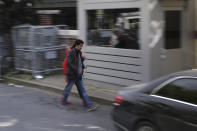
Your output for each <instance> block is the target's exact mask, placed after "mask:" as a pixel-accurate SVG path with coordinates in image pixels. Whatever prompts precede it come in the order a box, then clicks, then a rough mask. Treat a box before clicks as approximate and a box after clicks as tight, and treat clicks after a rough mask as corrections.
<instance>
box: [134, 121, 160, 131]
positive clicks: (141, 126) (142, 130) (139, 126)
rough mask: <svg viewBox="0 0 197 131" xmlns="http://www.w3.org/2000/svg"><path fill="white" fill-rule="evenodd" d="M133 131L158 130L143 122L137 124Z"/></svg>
mask: <svg viewBox="0 0 197 131" xmlns="http://www.w3.org/2000/svg"><path fill="white" fill-rule="evenodd" d="M134 131H159V129H158V128H157V127H156V126H155V125H154V124H152V123H151V122H148V121H144V122H139V123H137V125H136V126H135V130H134Z"/></svg>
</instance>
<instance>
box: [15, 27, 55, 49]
mask: <svg viewBox="0 0 197 131" xmlns="http://www.w3.org/2000/svg"><path fill="white" fill-rule="evenodd" d="M12 39H13V42H14V47H15V48H38V47H39V48H42V47H46V46H47V47H48V46H57V45H58V28H57V27H56V26H28V25H26V26H16V27H13V29H12Z"/></svg>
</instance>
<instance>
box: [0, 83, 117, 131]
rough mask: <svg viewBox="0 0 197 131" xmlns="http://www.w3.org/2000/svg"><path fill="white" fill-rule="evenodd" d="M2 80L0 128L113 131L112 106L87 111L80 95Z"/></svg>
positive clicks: (5, 130) (12, 130)
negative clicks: (62, 101)
mask: <svg viewBox="0 0 197 131" xmlns="http://www.w3.org/2000/svg"><path fill="white" fill-rule="evenodd" d="M60 97H61V95H59V94H56V93H53V92H48V91H43V90H39V89H35V88H27V87H23V86H17V85H10V84H9V85H8V84H2V83H0V131H114V130H115V129H114V127H113V124H112V120H111V117H110V111H111V106H106V105H100V107H99V108H98V110H97V111H93V112H87V111H86V108H85V107H83V106H82V102H81V100H80V98H77V97H72V96H69V101H71V102H72V104H71V105H67V106H63V105H61V104H60Z"/></svg>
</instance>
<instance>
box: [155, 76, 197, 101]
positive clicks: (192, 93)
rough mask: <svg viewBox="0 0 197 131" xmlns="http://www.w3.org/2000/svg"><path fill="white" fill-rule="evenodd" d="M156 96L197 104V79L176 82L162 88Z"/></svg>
mask: <svg viewBox="0 0 197 131" xmlns="http://www.w3.org/2000/svg"><path fill="white" fill-rule="evenodd" d="M156 95H159V96H163V97H168V98H173V99H176V100H181V101H184V102H189V103H192V104H197V79H194V78H190V79H189V78H184V79H179V80H176V81H174V82H172V83H169V84H167V85H166V86H164V87H163V88H161V89H160V90H159V91H158V92H157V93H156Z"/></svg>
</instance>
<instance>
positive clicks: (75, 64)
mask: <svg viewBox="0 0 197 131" xmlns="http://www.w3.org/2000/svg"><path fill="white" fill-rule="evenodd" d="M83 44H84V42H83V41H82V40H79V39H78V40H76V41H75V44H74V45H73V47H72V48H71V50H70V51H69V54H68V58H67V71H66V76H67V78H68V83H67V85H66V88H65V90H64V98H63V102H62V104H66V101H67V98H68V95H69V93H70V91H71V89H72V87H73V85H74V84H75V83H76V84H77V85H78V88H79V90H80V92H81V94H82V97H83V99H84V101H85V105H86V107H87V108H88V111H93V110H95V109H96V106H93V105H92V103H91V102H90V100H89V97H88V95H87V93H86V90H85V87H84V83H83V79H82V75H83V70H84V64H83V61H84V57H82V54H81V49H82V47H83Z"/></svg>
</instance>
